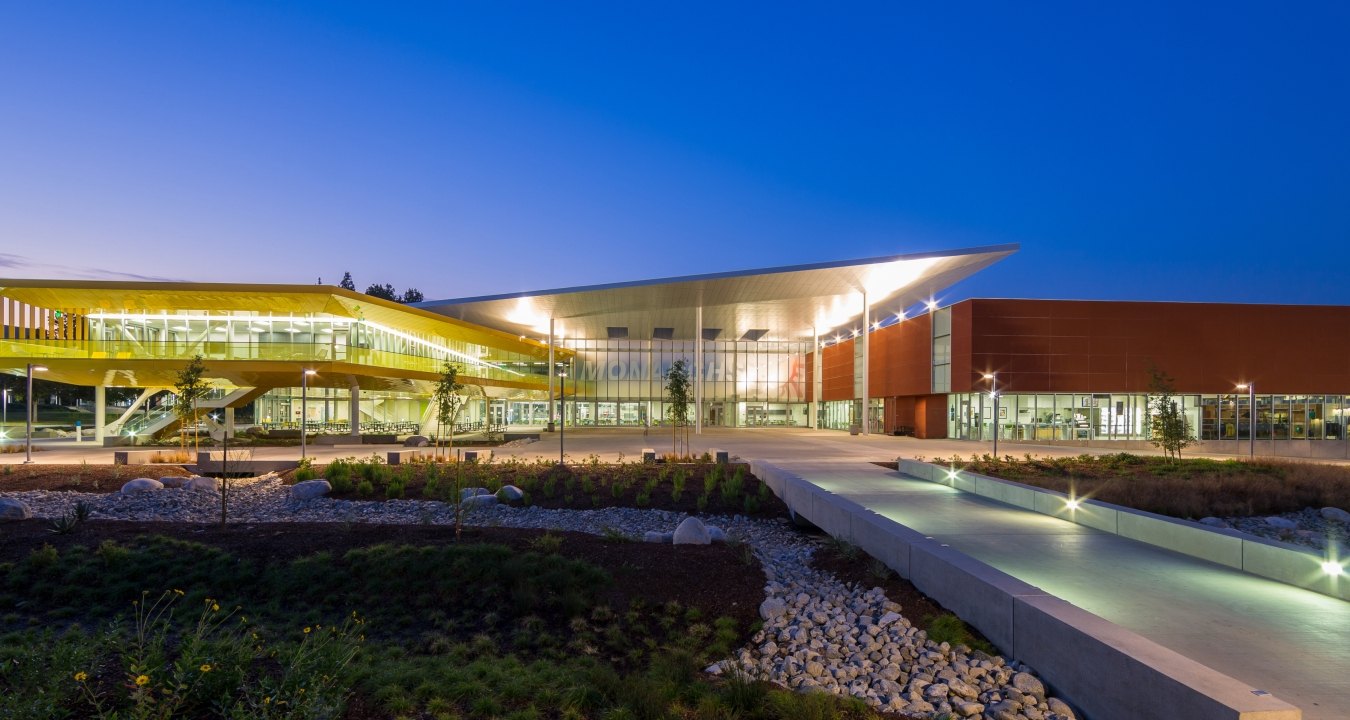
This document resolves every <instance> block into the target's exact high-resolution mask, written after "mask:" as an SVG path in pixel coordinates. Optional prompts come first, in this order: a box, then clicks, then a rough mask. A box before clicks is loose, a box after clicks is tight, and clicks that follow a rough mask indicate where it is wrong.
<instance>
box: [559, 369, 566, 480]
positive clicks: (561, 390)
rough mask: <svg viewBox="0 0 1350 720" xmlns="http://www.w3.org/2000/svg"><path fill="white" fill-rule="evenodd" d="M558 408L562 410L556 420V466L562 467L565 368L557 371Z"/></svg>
mask: <svg viewBox="0 0 1350 720" xmlns="http://www.w3.org/2000/svg"><path fill="white" fill-rule="evenodd" d="M558 407H559V408H561V409H562V412H561V413H559V415H561V416H562V417H559V418H558V464H559V465H564V464H565V462H564V461H563V457H565V456H564V455H563V442H564V441H565V440H566V439H567V368H563V369H562V370H559V371H558Z"/></svg>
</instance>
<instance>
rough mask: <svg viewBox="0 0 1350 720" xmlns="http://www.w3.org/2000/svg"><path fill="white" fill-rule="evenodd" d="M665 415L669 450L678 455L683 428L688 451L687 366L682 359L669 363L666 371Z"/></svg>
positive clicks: (685, 446) (686, 450)
mask: <svg viewBox="0 0 1350 720" xmlns="http://www.w3.org/2000/svg"><path fill="white" fill-rule="evenodd" d="M666 415H667V416H668V417H670V448H671V452H672V453H675V454H676V455H678V454H679V448H678V446H677V442H678V438H679V432H680V430H679V429H680V428H681V427H685V428H686V430H685V439H684V448H685V452H686V453H687V452H688V451H689V431H688V429H687V426H688V421H689V364H688V363H687V362H685V360H684V358H680V359H679V360H676V361H675V362H673V363H671V365H670V370H668V371H666Z"/></svg>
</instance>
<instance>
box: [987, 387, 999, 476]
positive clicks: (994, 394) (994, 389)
mask: <svg viewBox="0 0 1350 720" xmlns="http://www.w3.org/2000/svg"><path fill="white" fill-rule="evenodd" d="M984 379H985V380H988V381H989V397H991V398H993V399H994V417H993V420H992V422H990V423H989V425H990V426H991V427H992V428H993V429H994V462H998V373H985V374H984Z"/></svg>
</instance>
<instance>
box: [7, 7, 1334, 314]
mask: <svg viewBox="0 0 1350 720" xmlns="http://www.w3.org/2000/svg"><path fill="white" fill-rule="evenodd" d="M910 5H911V4H907V3H851V4H850V3H844V4H840V3H831V4H828V5H827V4H820V5H818V6H816V7H814V8H806V7H804V6H803V5H802V4H799V3H787V4H779V3H773V4H770V3H763V4H737V3H709V4H692V3H681V4H676V5H672V4H667V3H662V4H655V3H652V4H648V3H615V4H610V5H600V4H591V3H538V4H524V3H507V2H485V3H473V4H467V3H465V4H458V3H425V4H413V3H398V4H396V5H395V4H388V3H370V4H366V5H353V4H345V3H332V2H323V3H265V4H263V3H258V4H252V3H241V2H229V3H216V2H191V3H182V2H164V3H143V2H125V3H122V2H118V3H112V2H89V3H73V2H20V1H18V0H9V1H5V2H0V277H6V276H8V277H109V278H119V277H120V278H124V277H130V276H145V277H153V278H170V279H184V280H201V281H228V282H299V283H313V282H315V281H316V280H317V279H318V278H320V277H322V278H323V280H324V282H327V283H332V284H336V283H337V281H338V279H339V278H340V277H341V275H342V272H343V271H344V270H350V271H351V272H352V274H353V275H354V276H355V279H356V282H357V284H358V287H359V288H360V289H364V288H365V286H366V285H367V284H369V283H372V282H380V283H384V282H388V283H391V284H393V285H395V286H397V287H398V288H399V289H402V288H405V287H408V286H414V287H417V288H419V289H421V290H422V291H423V292H424V293H425V294H426V296H427V298H428V299H440V298H451V297H463V296H473V295H481V294H489V293H503V292H512V291H522V290H533V289H542V288H552V287H562V286H572V285H580V284H590V283H602V282H615V281H623V280H634V279H642V278H651V277H661V276H669V275H679V274H690V273H703V272H716V271H725V270H738V269H745V268H756V267H766V266H775V265H784V264H796V263H809V262H823V261H830V260H841V259H850V258H864V257H871V256H879V255H887V254H895V253H903V252H918V251H928V250H941V249H946V248H958V247H967V246H974V245H988V244H996V243H1020V244H1021V245H1022V250H1021V251H1020V252H1019V253H1018V254H1016V255H1015V256H1013V257H1012V258H1011V259H1009V260H1007V261H1004V262H1003V263H1001V264H999V265H997V266H995V267H993V268H991V269H989V270H987V271H985V272H983V273H981V274H980V275H978V276H977V277H976V278H973V279H971V280H969V281H967V282H965V283H963V284H962V285H960V286H958V287H956V288H953V289H952V291H951V292H950V293H948V295H947V296H946V297H943V298H942V300H943V302H944V303H945V302H949V301H952V300H955V299H959V298H961V297H968V296H993V297H1046V298H1102V299H1105V298H1133V299H1159V300H1164V299H1166V300H1223V301H1244V302H1251V301H1257V302H1297V303H1337V304H1345V303H1350V282H1347V281H1346V279H1345V278H1347V277H1348V276H1350V43H1348V42H1347V41H1346V32H1347V29H1350V3H1346V2H1339V1H1338V2H1325V3H1315V2H1308V3H1275V2H1269V3H1242V2H1225V3H1213V4H1212V5H1208V6H1207V5H1204V4H1203V3H1185V4H1182V3H1173V2H1163V3H1144V2H1129V3H1111V4H1104V3H1072V2H1063V3H1007V2H1003V3H990V4H987V5H985V4H971V3H937V4H932V5H939V6H940V7H939V8H937V9H933V8H915V7H909V6H910ZM1180 5H1189V6H1191V7H1189V8H1183V7H1179V6H1180Z"/></svg>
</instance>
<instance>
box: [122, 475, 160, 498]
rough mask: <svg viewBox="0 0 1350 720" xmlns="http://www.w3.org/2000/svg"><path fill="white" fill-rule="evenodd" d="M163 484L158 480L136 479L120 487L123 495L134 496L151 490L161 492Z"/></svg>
mask: <svg viewBox="0 0 1350 720" xmlns="http://www.w3.org/2000/svg"><path fill="white" fill-rule="evenodd" d="M163 489H164V484H163V483H161V482H160V481H158V480H151V479H150V478H136V479H135V480H128V481H126V483H125V484H123V485H122V494H123V495H135V494H136V493H143V492H150V491H152V490H163Z"/></svg>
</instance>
